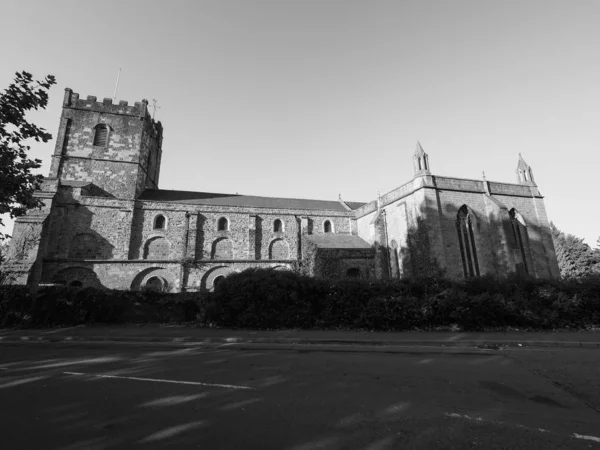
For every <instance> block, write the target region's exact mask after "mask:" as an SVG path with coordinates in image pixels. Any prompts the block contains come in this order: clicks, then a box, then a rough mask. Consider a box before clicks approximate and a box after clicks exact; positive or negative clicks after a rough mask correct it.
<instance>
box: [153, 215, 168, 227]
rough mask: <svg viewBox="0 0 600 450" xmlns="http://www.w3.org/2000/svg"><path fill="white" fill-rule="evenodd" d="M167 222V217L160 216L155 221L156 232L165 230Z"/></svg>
mask: <svg viewBox="0 0 600 450" xmlns="http://www.w3.org/2000/svg"><path fill="white" fill-rule="evenodd" d="M166 222H167V221H166V219H165V216H163V215H162V214H159V215H158V216H156V218H155V219H154V229H155V230H164V228H165V224H166Z"/></svg>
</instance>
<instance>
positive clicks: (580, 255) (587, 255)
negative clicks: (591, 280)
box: [550, 222, 600, 278]
mask: <svg viewBox="0 0 600 450" xmlns="http://www.w3.org/2000/svg"><path fill="white" fill-rule="evenodd" d="M550 229H551V230H552V240H553V241H554V249H555V250H556V258H557V259H558V267H559V269H560V275H561V277H563V278H583V277H588V276H599V275H600V252H598V251H595V250H593V249H592V248H590V246H589V245H587V244H586V243H585V242H583V239H581V238H578V237H576V236H574V235H572V234H567V233H564V232H563V231H561V230H559V229H558V228H557V227H556V225H554V224H553V223H552V222H550Z"/></svg>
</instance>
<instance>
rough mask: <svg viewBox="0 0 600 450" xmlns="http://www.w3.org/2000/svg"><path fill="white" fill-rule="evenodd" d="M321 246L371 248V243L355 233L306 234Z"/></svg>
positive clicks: (310, 239)
mask: <svg viewBox="0 0 600 450" xmlns="http://www.w3.org/2000/svg"><path fill="white" fill-rule="evenodd" d="M304 238H306V239H307V240H309V241H310V242H312V243H313V244H315V245H316V246H317V247H319V248H353V249H356V248H358V249H370V248H371V245H370V244H369V243H368V242H366V241H365V240H363V239H362V238H360V237H358V236H355V235H353V234H332V233H326V234H310V235H308V236H304Z"/></svg>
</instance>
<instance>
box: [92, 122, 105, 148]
mask: <svg viewBox="0 0 600 450" xmlns="http://www.w3.org/2000/svg"><path fill="white" fill-rule="evenodd" d="M107 142H108V125H104V124H100V125H96V133H95V134H94V145H96V146H98V147H106V143H107Z"/></svg>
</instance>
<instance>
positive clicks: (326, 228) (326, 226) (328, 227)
mask: <svg viewBox="0 0 600 450" xmlns="http://www.w3.org/2000/svg"><path fill="white" fill-rule="evenodd" d="M323 231H324V232H325V233H331V222H330V221H329V220H326V221H325V222H324V223H323Z"/></svg>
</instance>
